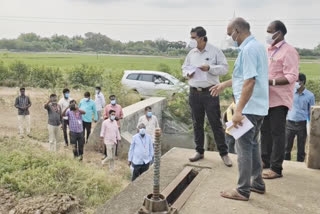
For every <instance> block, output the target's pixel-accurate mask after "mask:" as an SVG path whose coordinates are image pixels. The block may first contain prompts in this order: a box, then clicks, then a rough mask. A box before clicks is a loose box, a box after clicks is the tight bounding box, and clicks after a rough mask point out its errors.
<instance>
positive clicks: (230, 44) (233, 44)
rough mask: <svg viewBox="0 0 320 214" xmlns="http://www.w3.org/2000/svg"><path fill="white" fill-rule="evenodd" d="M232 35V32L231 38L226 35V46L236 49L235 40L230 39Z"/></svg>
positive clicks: (236, 43)
mask: <svg viewBox="0 0 320 214" xmlns="http://www.w3.org/2000/svg"><path fill="white" fill-rule="evenodd" d="M233 34H234V32H233V33H232V34H231V36H229V35H227V37H226V42H227V45H228V46H229V47H238V42H237V41H236V40H233V38H232V36H233Z"/></svg>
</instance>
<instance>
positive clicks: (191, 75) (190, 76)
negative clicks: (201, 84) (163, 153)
mask: <svg viewBox="0 0 320 214" xmlns="http://www.w3.org/2000/svg"><path fill="white" fill-rule="evenodd" d="M194 74H195V72H193V73H192V74H187V77H188V79H191V78H192V77H193V75H194Z"/></svg>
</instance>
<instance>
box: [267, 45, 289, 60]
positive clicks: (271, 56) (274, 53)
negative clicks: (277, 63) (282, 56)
mask: <svg viewBox="0 0 320 214" xmlns="http://www.w3.org/2000/svg"><path fill="white" fill-rule="evenodd" d="M284 44H286V42H283V43H282V44H281V45H280V46H279V48H277V49H276V50H275V51H274V52H273V53H272V54H271V55H270V57H269V58H270V60H271V61H274V59H273V57H274V56H275V55H276V53H277V52H278V51H279V50H280V48H281V47H282V45H284Z"/></svg>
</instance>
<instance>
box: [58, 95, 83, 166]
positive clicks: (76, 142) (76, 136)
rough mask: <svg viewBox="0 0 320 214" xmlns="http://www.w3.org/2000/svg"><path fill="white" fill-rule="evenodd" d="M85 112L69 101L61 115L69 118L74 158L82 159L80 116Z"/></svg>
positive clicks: (72, 101) (74, 102)
mask: <svg viewBox="0 0 320 214" xmlns="http://www.w3.org/2000/svg"><path fill="white" fill-rule="evenodd" d="M85 113H86V112H85V111H83V110H81V109H79V108H78V106H77V103H76V101H74V100H71V101H70V106H69V107H68V108H67V109H65V110H64V112H63V113H62V115H64V116H65V115H66V116H68V118H69V129H70V144H71V145H72V146H73V156H74V158H79V161H82V159H83V146H84V134H83V125H82V115H84V114H85Z"/></svg>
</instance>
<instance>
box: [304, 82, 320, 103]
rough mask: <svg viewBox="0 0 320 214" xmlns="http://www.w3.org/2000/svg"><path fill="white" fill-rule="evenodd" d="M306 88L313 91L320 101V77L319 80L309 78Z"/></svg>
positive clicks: (317, 100)
mask: <svg viewBox="0 0 320 214" xmlns="http://www.w3.org/2000/svg"><path fill="white" fill-rule="evenodd" d="M306 88H307V89H308V90H309V91H311V92H312V93H313V94H314V96H315V99H316V102H319V101H320V79H318V80H308V81H307V84H306Z"/></svg>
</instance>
